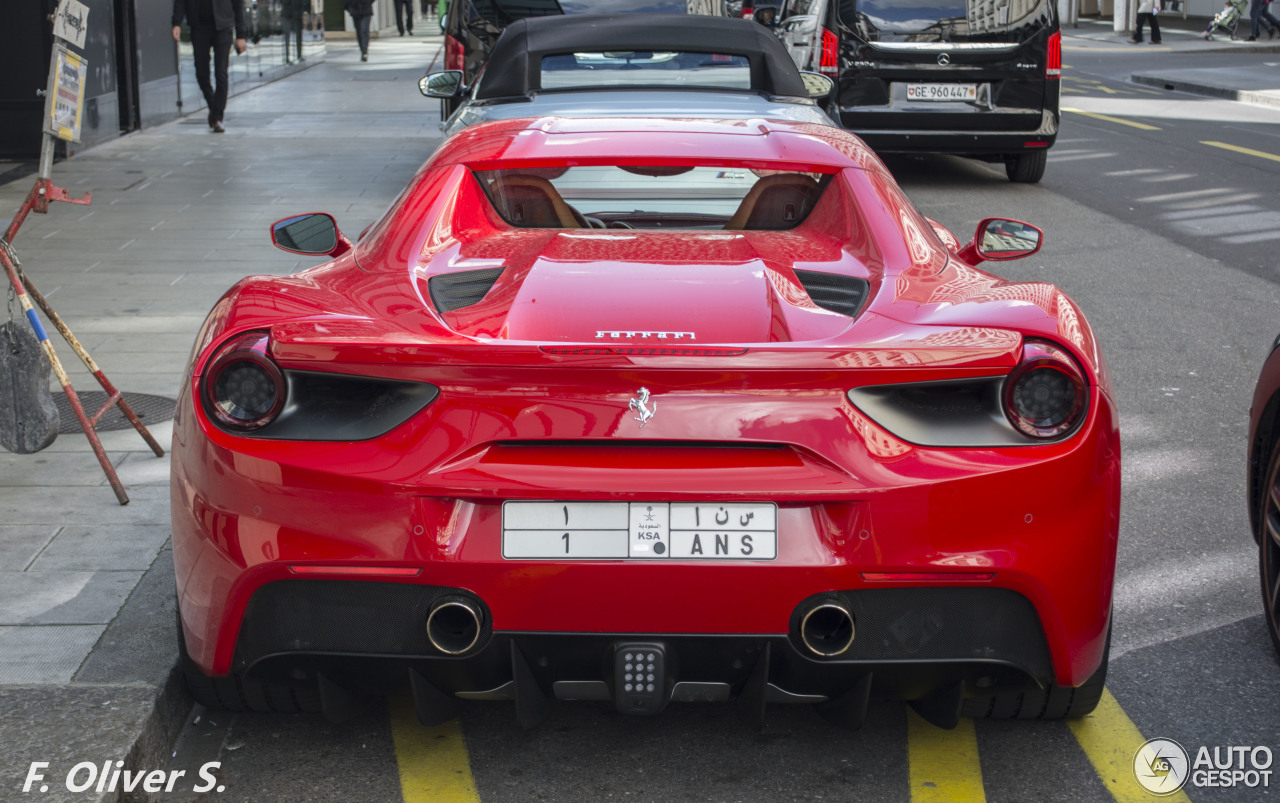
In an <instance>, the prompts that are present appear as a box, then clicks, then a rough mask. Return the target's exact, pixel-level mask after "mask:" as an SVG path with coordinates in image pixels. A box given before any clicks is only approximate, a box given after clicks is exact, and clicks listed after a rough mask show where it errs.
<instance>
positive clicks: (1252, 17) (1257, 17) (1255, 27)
mask: <svg viewBox="0 0 1280 803" xmlns="http://www.w3.org/2000/svg"><path fill="white" fill-rule="evenodd" d="M1270 4H1271V2H1270V0H1253V3H1252V4H1250V6H1249V38H1248V39H1246V40H1245V41H1246V42H1256V41H1258V33H1259V32H1260V29H1261V28H1262V26H1263V21H1264V20H1265V21H1266V29H1267V38H1268V39H1271V38H1272V37H1274V36H1275V35H1276V30H1277V29H1280V20H1278V19H1276V18H1275V17H1273V16H1272V15H1271V12H1270V11H1269V10H1268V9H1267V6H1269V5H1270Z"/></svg>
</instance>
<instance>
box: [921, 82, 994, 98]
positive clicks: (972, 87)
mask: <svg viewBox="0 0 1280 803" xmlns="http://www.w3.org/2000/svg"><path fill="white" fill-rule="evenodd" d="M977 99H978V85H977V84H907V100H977Z"/></svg>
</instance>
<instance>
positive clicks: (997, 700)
mask: <svg viewBox="0 0 1280 803" xmlns="http://www.w3.org/2000/svg"><path fill="white" fill-rule="evenodd" d="M1110 655H1111V631H1110V630H1108V631H1107V646H1106V648H1105V649H1104V650H1103V651H1102V665H1101V666H1099V667H1098V671H1096V672H1094V673H1093V676H1092V677H1090V678H1089V679H1088V680H1086V681H1085V682H1084V685H1083V686H1078V687H1074V688H1073V687H1071V686H1059V685H1058V684H1056V683H1055V684H1053V685H1051V686H1049V687H1048V688H1046V689H1035V690H1033V691H1026V692H1011V693H1007V694H992V695H988V696H985V697H971V698H969V699H968V700H965V701H964V705H963V706H962V708H961V709H960V714H961V716H966V717H973V718H974V719H1073V718H1075V717H1082V716H1084V715H1086V714H1091V713H1093V709H1095V708H1097V707H1098V703H1099V702H1101V700H1102V691H1103V687H1105V686H1106V685H1107V660H1108V658H1109V657H1110Z"/></svg>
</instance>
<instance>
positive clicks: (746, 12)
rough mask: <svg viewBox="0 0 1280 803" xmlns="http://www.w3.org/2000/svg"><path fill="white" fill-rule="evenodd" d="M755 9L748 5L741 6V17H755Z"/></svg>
mask: <svg viewBox="0 0 1280 803" xmlns="http://www.w3.org/2000/svg"><path fill="white" fill-rule="evenodd" d="M755 15H756V10H755V9H754V8H751V7H750V6H743V7H742V18H743V19H744V20H749V19H755Z"/></svg>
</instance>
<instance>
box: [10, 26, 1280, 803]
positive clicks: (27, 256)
mask: <svg viewBox="0 0 1280 803" xmlns="http://www.w3.org/2000/svg"><path fill="white" fill-rule="evenodd" d="M1201 24H1202V23H1192V24H1191V25H1188V24H1185V23H1184V24H1183V25H1182V26H1179V25H1177V24H1175V22H1174V21H1172V20H1171V21H1168V22H1165V23H1164V28H1165V38H1164V43H1163V44H1162V45H1160V46H1148V47H1147V49H1146V52H1149V53H1153V54H1154V53H1157V52H1165V53H1166V54H1167V53H1168V52H1169V51H1174V52H1178V53H1184V52H1185V53H1193V52H1218V53H1221V52H1280V40H1277V41H1276V43H1275V44H1274V45H1268V44H1267V43H1266V42H1259V43H1244V42H1226V41H1223V40H1218V41H1215V42H1206V41H1204V40H1203V39H1201V38H1200V37H1199V36H1198V33H1197V31H1198V30H1199V28H1198V27H1195V26H1198V25H1201ZM1193 27H1195V29H1194V30H1193V29H1192V28H1193ZM1063 33H1064V49H1066V50H1067V51H1068V61H1069V59H1070V52H1071V51H1089V50H1095V51H1096V50H1099V49H1113V48H1117V49H1123V48H1133V47H1136V46H1133V45H1129V44H1128V43H1127V42H1125V40H1124V37H1123V36H1122V35H1118V34H1116V33H1115V31H1114V30H1112V29H1111V26H1110V23H1099V22H1096V21H1082V22H1081V24H1080V26H1079V27H1076V28H1068V29H1064V31H1063ZM440 43H441V37H440V36H439V35H435V36H421V35H420V36H414V37H398V36H396V35H395V33H394V31H392V32H391V35H388V33H387V32H386V31H384V32H382V36H381V37H379V38H377V39H375V40H374V41H373V43H372V45H371V47H370V58H369V61H368V62H367V63H361V62H360V60H359V53H358V51H357V50H356V48H355V44H354V42H352V41H350V40H336V41H334V40H331V41H330V42H329V43H328V56H327V58H326V60H325V61H323V62H321V63H318V64H312V65H310V66H309V67H308V68H306V69H303V70H301V71H298V72H294V73H292V74H290V75H288V76H287V77H285V78H283V79H281V80H279V81H275V82H273V83H270V84H266V85H263V86H259V87H256V88H254V89H253V90H252V91H249V92H245V93H243V94H239V95H237V96H235V97H233V98H232V100H231V102H230V104H229V107H228V110H227V119H226V123H227V129H228V132H227V133H226V134H224V135H213V134H211V133H210V132H209V129H208V127H207V126H206V125H205V122H204V119H203V116H202V115H199V114H196V115H192V116H191V117H189V118H187V119H183V120H178V121H174V122H171V123H168V124H166V125H162V126H159V127H156V128H153V129H147V130H144V131H141V132H137V133H134V134H131V135H129V136H126V137H123V138H121V139H119V140H116V141H113V142H109V143H106V144H103V145H99V146H97V147H94V148H91V149H88V150H86V151H84V152H82V153H81V154H79V155H77V156H76V157H75V158H73V159H70V160H68V161H65V162H61V163H59V164H57V165H56V166H55V168H54V183H55V184H56V185H58V186H64V187H67V188H68V189H69V190H70V191H71V193H72V194H73V195H79V194H82V193H84V192H86V191H92V192H93V203H92V205H90V206H88V207H84V206H73V205H69V204H54V205H53V206H52V207H51V208H50V211H49V214H48V215H33V216H32V217H30V218H29V219H28V220H27V222H26V224H25V225H24V226H23V228H22V230H21V231H20V232H19V235H18V237H17V238H16V240H15V243H14V245H15V247H16V248H17V252H18V255H19V258H20V259H21V260H22V264H23V266H24V268H25V269H26V271H27V273H28V274H29V275H30V276H31V278H32V279H33V281H34V282H35V283H36V285H37V286H38V287H39V288H40V289H41V290H42V291H43V292H44V294H45V295H46V296H47V297H48V298H49V300H50V301H51V303H52V304H53V305H54V306H55V308H56V309H57V310H58V312H59V313H60V314H61V315H62V317H63V318H64V319H65V320H66V321H67V323H68V325H69V326H70V327H71V329H72V330H73V331H74V332H75V333H76V335H77V336H78V337H79V338H80V340H81V341H82V342H83V343H84V344H85V345H86V347H87V348H88V349H89V350H90V351H91V353H92V354H93V356H94V358H95V359H96V360H97V362H98V363H99V365H100V366H101V367H102V369H103V370H104V371H105V373H106V374H107V376H108V377H109V378H110V379H111V380H112V381H113V383H114V384H115V385H116V386H117V387H119V388H120V389H122V390H123V391H125V393H126V394H128V393H144V394H154V395H157V396H162V397H168V398H173V397H174V396H176V394H177V389H178V384H179V382H180V381H181V379H182V372H183V368H184V363H185V361H186V358H187V355H188V352H189V350H190V348H191V344H192V341H193V340H194V337H195V333H196V330H197V329H198V327H199V325H200V323H201V321H202V320H203V318H204V315H205V313H206V312H207V311H208V310H209V308H210V307H211V306H212V305H213V303H214V302H215V301H216V300H217V298H218V297H219V296H220V295H221V293H222V292H223V291H224V290H225V289H226V288H227V287H229V286H230V285H231V284H232V283H234V282H235V281H237V280H238V279H240V278H241V277H242V276H244V275H246V274H250V273H277V274H279V273H289V272H293V271H296V270H299V269H301V268H304V267H308V266H310V265H312V264H315V263H316V261H315V260H309V259H298V258H297V257H296V256H291V255H288V254H285V253H283V252H281V251H278V250H276V249H274V248H272V247H271V245H270V239H269V236H268V233H267V228H268V226H269V224H270V223H272V222H273V221H275V220H277V219H280V218H282V217H286V216H288V215H290V214H293V213H298V212H310V211H329V212H332V213H334V214H335V215H336V216H337V218H338V222H339V224H340V226H341V227H342V228H343V230H344V231H346V232H347V233H349V234H350V235H353V236H354V235H355V234H356V233H358V232H359V231H361V230H362V229H363V228H364V227H365V225H367V224H368V223H369V222H371V221H372V220H373V219H374V218H375V217H376V216H377V215H378V214H379V213H380V212H381V211H382V209H384V208H385V207H386V205H387V204H388V203H389V202H390V201H391V200H392V199H393V198H394V197H395V195H396V194H397V193H398V192H399V191H400V189H402V188H403V186H404V185H405V183H406V182H407V180H408V179H409V177H410V176H411V175H412V173H413V172H414V171H415V170H416V168H417V167H418V166H419V165H420V164H421V163H422V162H423V161H424V160H425V159H426V157H427V156H428V155H429V154H430V153H431V152H432V151H433V150H434V148H435V147H436V145H437V144H438V143H439V141H440V136H441V135H440V133H439V130H438V128H437V123H438V112H439V104H438V103H437V102H435V101H429V100H427V99H425V98H423V97H421V96H420V95H419V93H418V90H417V80H418V78H419V77H421V75H422V74H423V72H424V71H425V69H426V67H427V66H428V64H431V63H433V62H434V63H435V64H436V66H437V68H439V58H438V55H439V48H440ZM1183 64H1184V65H1187V66H1185V67H1183V66H1180V67H1179V68H1177V69H1160V70H1152V71H1150V72H1149V73H1144V74H1143V77H1142V78H1138V77H1137V76H1135V80H1142V81H1143V82H1144V83H1152V85H1155V86H1166V85H1168V86H1172V87H1173V88H1177V89H1184V88H1185V89H1186V91H1201V93H1202V94H1209V95H1214V96H1218V97H1228V96H1229V95H1224V94H1220V93H1219V90H1221V91H1223V92H1226V91H1233V92H1235V93H1237V94H1236V95H1235V99H1240V100H1249V101H1250V102H1262V101H1260V100H1258V99H1257V98H1259V97H1267V98H1270V97H1272V96H1273V95H1276V94H1280V71H1277V70H1276V69H1275V68H1274V67H1268V66H1267V65H1266V64H1264V63H1262V62H1257V61H1256V60H1255V61H1251V62H1249V63H1248V64H1243V63H1242V65H1241V66H1240V67H1239V68H1216V69H1197V68H1194V67H1193V66H1191V65H1193V64H1194V59H1188V60H1185V61H1184V62H1183ZM1195 87H1199V88H1200V89H1199V90H1197V89H1196V88H1195ZM30 187H31V180H30V179H19V180H15V181H11V182H10V183H8V184H5V185H0V210H5V209H7V210H10V211H12V210H16V209H17V207H18V205H19V203H20V202H21V200H22V198H23V197H24V196H25V194H26V193H27V191H28V190H29V189H30ZM0 315H3V313H2V312H0ZM53 337H54V342H55V346H57V347H58V352H59V354H60V356H61V358H62V360H63V361H64V363H65V364H66V365H67V366H68V368H70V369H71V375H72V378H73V380H74V384H75V386H76V388H77V390H79V391H80V392H82V393H84V392H85V391H90V390H97V385H96V383H95V382H94V381H93V379H92V378H91V377H90V376H89V374H88V373H87V372H86V371H85V370H84V369H83V367H82V366H81V365H80V363H79V361H78V360H77V359H76V358H75V356H74V355H73V354H72V353H71V351H70V349H68V348H65V347H64V344H63V343H62V341H61V340H60V338H58V337H57V336H56V334H55V335H54V336H53ZM72 423H73V422H72ZM64 429H65V427H64ZM151 430H152V432H153V434H154V435H155V436H156V437H157V439H158V440H159V441H160V443H161V444H162V445H164V446H166V448H167V446H168V443H169V439H170V436H171V428H170V425H169V424H168V422H167V421H156V422H153V423H152V424H151ZM102 440H103V444H104V446H105V447H106V450H107V453H108V455H109V457H110V459H111V461H112V463H113V465H115V466H116V467H117V469H118V471H119V473H120V478H121V480H122V481H123V482H124V483H125V485H126V487H127V489H128V493H129V495H130V497H131V500H132V501H131V502H130V504H129V505H127V506H123V507H122V506H119V505H117V504H116V500H115V497H114V496H113V494H112V493H111V490H110V488H109V486H108V485H107V483H106V480H105V478H104V477H103V475H102V472H101V470H100V469H99V467H98V465H97V462H96V460H95V459H94V458H93V455H92V453H91V452H90V450H89V446H88V443H87V441H86V439H85V438H84V436H83V435H82V434H81V433H80V432H79V431H78V430H75V431H66V432H64V434H62V435H61V436H60V437H59V439H58V441H57V442H56V443H55V444H54V445H53V446H52V447H50V448H49V449H47V450H45V451H43V452H40V453H38V454H35V455H28V456H19V455H11V454H8V453H4V452H0V744H4V745H6V746H7V747H8V748H9V749H7V750H5V751H3V752H0V799H10V798H13V797H16V796H19V795H21V789H22V785H23V782H24V780H25V779H26V777H27V773H28V768H29V766H30V764H31V762H35V761H43V762H50V766H49V767H48V768H46V769H45V770H43V772H44V774H45V779H44V781H42V782H41V783H43V784H47V785H48V786H49V789H50V791H49V792H48V793H47V794H43V795H41V796H40V799H42V800H47V801H58V800H77V801H83V800H86V799H99V798H100V799H115V798H116V795H114V794H112V793H103V794H102V795H96V794H95V793H88V794H72V793H70V792H69V791H67V790H66V789H65V785H64V783H63V781H64V779H65V777H66V774H67V772H68V771H69V770H70V769H71V767H72V766H73V765H74V764H76V763H78V762H81V761H91V762H95V763H96V764H97V765H98V766H101V765H102V763H103V762H105V761H111V762H113V763H114V762H115V761H123V762H125V767H124V768H127V769H132V770H139V769H146V770H154V769H162V768H164V767H165V765H166V761H167V757H168V750H169V749H170V747H171V745H172V744H173V741H174V737H175V736H176V733H177V731H178V730H179V729H180V727H181V725H182V721H183V717H184V716H185V714H186V711H187V709H188V708H189V705H190V701H189V699H188V698H187V697H186V695H185V692H184V691H183V690H182V687H181V682H180V679H178V678H177V677H176V674H175V673H174V671H173V668H174V663H175V660H176V655H177V654H176V647H175V636H174V600H173V565H172V555H171V553H170V551H169V547H168V537H169V493H168V458H167V457H165V458H156V457H154V456H153V455H152V454H151V453H150V451H149V450H148V449H147V447H146V445H145V444H144V443H143V441H142V439H141V438H140V437H138V435H137V434H136V433H135V432H134V431H133V430H131V429H129V430H122V431H113V432H106V433H103V436H102ZM35 788H36V789H38V788H39V784H37V786H36V787H35Z"/></svg>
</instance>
